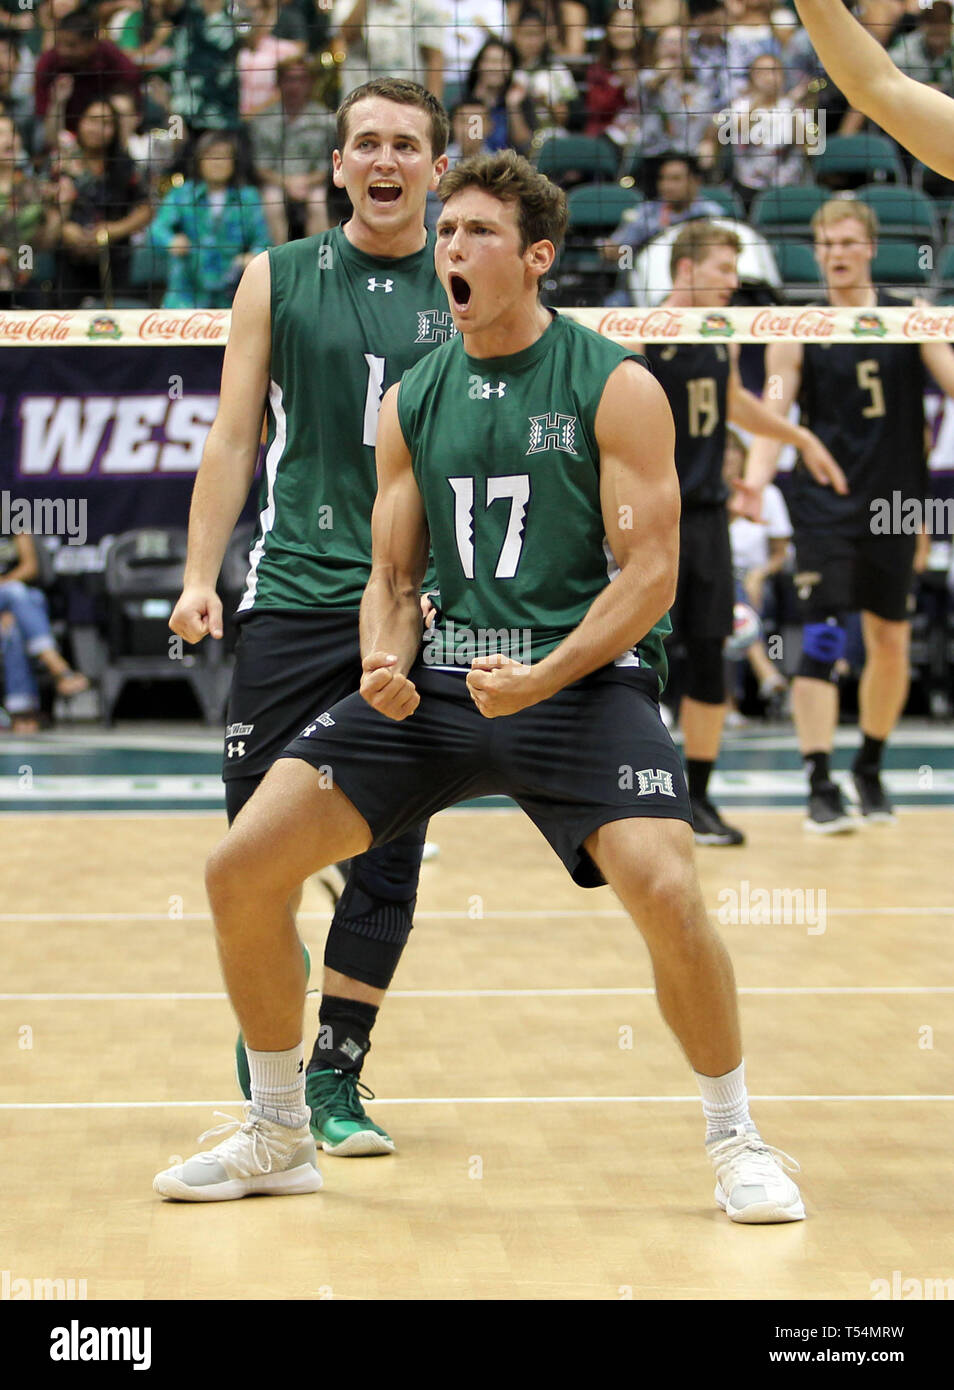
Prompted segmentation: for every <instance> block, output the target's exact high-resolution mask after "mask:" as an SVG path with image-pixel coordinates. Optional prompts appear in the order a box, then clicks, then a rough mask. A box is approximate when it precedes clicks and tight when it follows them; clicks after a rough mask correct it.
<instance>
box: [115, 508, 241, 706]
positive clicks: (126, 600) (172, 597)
mask: <svg viewBox="0 0 954 1390" xmlns="http://www.w3.org/2000/svg"><path fill="white" fill-rule="evenodd" d="M185 555H186V532H185V530H184V529H175V528H157V529H154V530H138V531H125V532H123V533H122V534H121V535H119V536H117V537H116V539H115V540H114V542H113V544H112V546H111V547H110V549H109V552H108V554H107V556H106V576H105V591H106V622H107V645H108V652H109V655H108V660H107V664H106V668H105V670H104V671H103V674H102V678H101V682H100V689H101V692H102V705H103V711H102V712H103V720H104V722H105V723H106V724H110V723H112V719H113V713H114V711H115V708H116V704H117V702H118V700H119V697H120V695H121V693H122V690H123V687H124V686H125V685H126V684H127V682H129V681H131V680H140V681H157V680H180V681H186V682H187V683H188V685H189V686H190V688H191V690H192V692H193V694H194V695H195V698H196V700H197V702H198V704H199V707H200V709H201V710H202V715H203V718H204V719H205V721H206V723H207V724H216V723H218V722H219V720H220V719H221V717H222V711H223V708H224V706H225V698H226V695H227V694H228V686H229V679H230V672H229V668H228V666H227V665H226V664H225V663H224V662H223V661H222V653H221V648H220V645H219V643H217V642H210V641H205V642H203V643H202V644H201V645H200V646H198V647H185V646H182V651H181V654H177V653H176V650H175V649H174V648H173V646H172V645H171V643H172V642H173V641H174V640H176V639H174V638H173V636H172V633H171V632H170V631H169V617H170V614H171V613H172V609H173V607H174V606H175V602H176V599H177V598H178V597H179V594H180V592H181V590H182V577H183V572H184V568H185ZM180 645H181V644H180Z"/></svg>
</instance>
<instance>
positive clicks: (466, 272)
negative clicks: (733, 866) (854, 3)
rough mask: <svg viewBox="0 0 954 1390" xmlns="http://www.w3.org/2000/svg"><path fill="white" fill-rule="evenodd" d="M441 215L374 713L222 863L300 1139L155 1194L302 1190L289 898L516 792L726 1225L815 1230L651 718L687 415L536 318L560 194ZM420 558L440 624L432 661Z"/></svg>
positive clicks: (380, 572) (350, 714)
mask: <svg viewBox="0 0 954 1390" xmlns="http://www.w3.org/2000/svg"><path fill="white" fill-rule="evenodd" d="M439 196H440V198H441V200H442V202H443V204H444V208H443V211H442V213H441V216H440V220H439V222H438V233H437V235H438V244H437V253H436V263H437V268H438V273H439V274H440V277H441V280H442V283H443V284H444V285H445V287H446V289H447V291H448V298H449V301H450V304H451V309H452V312H453V316H454V322H455V324H456V326H457V328H458V330H459V332H460V335H461V336H460V337H459V338H455V339H453V340H451V341H450V342H448V343H447V344H445V345H443V346H442V347H440V348H437V349H436V350H435V352H434V353H433V354H431V356H430V357H429V358H427V359H425V360H424V361H423V362H420V363H419V364H418V365H417V366H416V367H413V368H411V370H410V371H409V372H408V373H407V374H406V375H405V376H404V378H403V379H402V381H401V384H400V386H399V388H396V389H393V390H391V391H389V392H388V394H387V396H386V397H385V400H384V402H383V405H382V412H381V421H380V428H379V434H378V446H377V466H378V480H379V489H378V496H377V500H376V502H375V507H374V515H373V521H372V533H373V547H374V549H373V566H372V573H371V579H370V582H369V584H368V587H367V589H366V591H365V595H364V599H363V601H362V608H361V636H362V651H363V653H364V657H363V668H364V674H363V676H362V680H361V690H360V693H359V694H358V695H353V696H350V697H348V698H347V699H345V700H342V701H341V702H340V703H338V704H337V705H334V706H333V707H331V708H330V709H325V710H316V711H315V716H314V718H313V719H312V720H311V722H310V723H309V724H308V725H307V727H306V728H305V729H304V730H303V731H302V734H301V735H300V736H299V738H297V739H296V740H295V741H294V742H293V743H292V744H290V745H289V748H288V749H287V750H286V753H285V755H284V757H282V758H281V759H279V760H278V761H277V762H276V763H275V764H274V765H273V767H272V768H271V770H270V771H269V773H268V775H267V777H266V778H265V780H264V781H263V783H262V785H261V787H260V788H259V789H258V791H257V792H256V793H255V795H254V796H253V798H252V800H251V802H250V803H249V805H248V807H247V809H246V811H245V814H244V815H243V816H242V817H241V818H240V819H239V820H238V821H237V822H236V824H235V825H234V826H233V827H232V829H231V831H230V832H229V835H228V837H227V838H226V840H225V841H224V843H223V844H222V845H221V846H220V847H219V848H218V849H217V850H216V851H215V852H214V854H213V856H212V858H211V860H210V862H209V866H208V879H207V881H208V886H209V893H210V901H211V904H212V911H213V915H214V918H215V922H216V928H217V931H218V937H219V949H220V952H221V955H222V961H223V966H224V972H225V977H226V982H227V984H228V988H229V992H230V995H231V998H232V1000H233V1003H234V1004H235V1007H236V1009H237V1011H238V1013H239V1016H240V1018H241V1021H242V1024H243V1027H244V1029H245V1033H246V1036H247V1037H248V1038H249V1039H253V1040H254V1044H255V1047H256V1048H259V1049H263V1050H271V1051H272V1054H273V1055H274V1056H276V1057H282V1058H285V1059H287V1062H286V1065H285V1068H284V1071H283V1073H282V1076H281V1085H280V1086H279V1085H278V1084H277V1081H276V1086H275V1093H276V1094H280V1095H283V1096H284V1097H285V1103H284V1110H285V1118H284V1124H283V1123H282V1118H283V1117H282V1115H281V1114H280V1112H279V1111H278V1110H277V1109H274V1108H271V1109H270V1110H269V1113H268V1115H267V1116H266V1115H264V1114H263V1106H262V1105H261V1104H259V1105H258V1106H256V1108H255V1109H253V1110H252V1111H251V1112H250V1114H249V1116H248V1118H247V1120H246V1123H245V1125H244V1126H243V1127H242V1128H241V1130H240V1131H239V1134H238V1135H236V1136H233V1138H232V1139H230V1140H228V1141H225V1142H224V1143H223V1144H220V1145H219V1146H218V1147H217V1148H214V1149H212V1150H211V1151H210V1152H208V1153H205V1154H201V1155H196V1156H195V1157H194V1158H192V1159H190V1160H189V1161H188V1162H187V1163H185V1164H182V1165H179V1166H177V1167H176V1168H173V1169H169V1170H168V1171H167V1172H164V1173H160V1174H159V1175H158V1176H157V1178H156V1181H155V1188H156V1191H158V1192H159V1193H160V1194H161V1195H162V1196H164V1197H167V1198H179V1199H182V1200H188V1201H216V1200H229V1199H231V1198H233V1197H240V1196H244V1195H245V1194H246V1193H247V1192H258V1191H270V1192H272V1193H277V1194H280V1193H289V1194H291V1193H295V1192H298V1191H308V1190H312V1189H311V1185H312V1182H313V1179H312V1177H311V1174H312V1172H313V1167H312V1164H313V1155H311V1156H309V1152H308V1140H309V1135H308V1129H307V1127H306V1126H302V1127H299V1128H297V1129H296V1128H295V1127H294V1126H293V1124H292V1123H291V1121H290V1119H289V1118H288V1116H289V1115H290V1113H291V1112H292V1111H295V1110H296V1109H298V1108H299V1107H300V1106H301V1104H302V1102H303V1098H304V1092H303V1086H302V1080H301V1077H299V1076H297V1075H296V1072H295V1058H296V1056H298V1057H300V1056H301V1044H300V1041H299V1040H300V1038H301V1028H302V1008H303V999H304V996H303V989H302V982H301V974H300V970H299V969H298V962H299V953H298V949H297V943H296V941H295V938H294V933H293V932H292V931H291V930H290V921H289V915H288V902H289V899H290V897H291V895H292V894H293V893H294V891H295V888H296V886H297V884H298V883H300V882H301V880H302V878H303V877H304V876H305V875H307V874H309V873H311V872H313V871H315V870H316V869H317V868H319V867H320V866H321V865H323V864H327V863H331V862H334V861H335V860H337V859H339V858H340V857H341V856H342V855H352V854H356V853H359V852H361V851H362V850H365V849H366V848H367V847H368V846H369V845H371V844H381V843H386V842H387V841H388V840H390V839H392V838H393V837H394V836H397V835H399V834H400V833H401V832H402V830H403V829H405V828H406V827H407V826H408V825H410V824H413V823H414V822H415V821H417V820H419V819H420V818H421V817H422V816H425V815H428V814H430V813H431V812H432V811H436V810H438V809H439V808H441V807H444V806H448V805H450V804H452V803H453V802H455V801H459V800H461V799H463V798H465V797H469V796H473V795H481V794H485V793H489V792H498V793H505V794H509V795H510V796H512V797H513V798H514V800H516V801H517V803H518V804H519V805H520V806H521V807H522V808H523V809H524V810H525V811H526V812H527V814H528V815H529V816H530V817H531V818H532V819H533V821H534V822H535V824H536V825H537V826H538V827H539V829H540V830H541V831H542V833H543V835H544V836H545V837H546V839H547V840H548V841H549V843H550V844H551V845H552V847H553V848H554V850H555V851H556V853H557V854H558V855H559V856H560V858H561V859H562V860H563V862H564V864H565V865H566V867H567V869H568V870H569V872H570V873H571V874H572V876H573V878H574V879H575V881H576V882H577V883H579V884H581V885H582V886H596V885H598V884H601V883H603V882H608V883H609V884H611V886H612V887H613V888H614V889H615V891H616V893H617V894H618V895H619V897H620V898H621V899H622V901H623V902H624V904H625V905H626V906H627V908H628V909H629V910H630V912H631V913H632V915H633V918H634V920H635V921H636V922H637V923H638V925H639V927H640V929H641V931H642V933H643V936H644V938H645V940H646V943H647V945H648V947H649V951H650V954H651V956H652V961H653V968H654V972H655V978H656V985H657V993H658V998H659V1002H660V1006H661V1009H662V1012H663V1014H664V1016H665V1018H666V1020H667V1022H668V1023H669V1024H670V1026H671V1027H672V1029H673V1031H674V1032H675V1034H676V1036H677V1038H678V1039H679V1041H680V1043H681V1044H682V1046H683V1048H684V1050H685V1052H686V1054H687V1056H688V1058H689V1061H690V1062H691V1064H692V1066H693V1067H694V1069H695V1072H696V1074H697V1077H698V1081H699V1085H700V1089H701V1092H702V1098H703V1109H704V1112H705V1115H706V1121H707V1141H708V1147H709V1153H710V1156H711V1158H712V1161H713V1165H714V1167H715V1170H716V1174H717V1186H716V1200H717V1201H718V1202H719V1204H720V1205H721V1206H722V1207H723V1208H724V1209H725V1210H726V1211H727V1212H728V1214H729V1216H730V1217H731V1218H732V1219H733V1220H737V1221H742V1222H749V1223H756V1222H776V1221H792V1220H800V1219H801V1218H802V1217H803V1216H804V1208H803V1206H802V1203H801V1198H800V1196H799V1192H798V1189H797V1187H795V1185H794V1184H793V1183H792V1182H791V1180H790V1179H789V1178H788V1177H787V1176H786V1174H785V1172H784V1171H783V1168H782V1166H781V1165H780V1163H779V1161H778V1159H777V1158H776V1156H775V1154H774V1152H773V1151H772V1150H770V1149H769V1148H768V1146H767V1145H765V1144H764V1143H763V1142H762V1140H761V1139H760V1138H759V1136H758V1132H757V1131H756V1129H755V1126H754V1125H753V1124H752V1122H751V1120H750V1117H749V1113H748V1104H747V1098H746V1091H745V1083H744V1072H743V1063H742V1055H741V1042H740V1037H739V1025H738V1017H737V1007H736V997H735V986H734V981H733V975H732V966H731V963H730V961H729V959H728V956H727V954H726V951H725V948H724V947H723V945H722V943H721V942H720V941H719V938H718V937H717V935H716V934H715V932H714V931H713V929H712V927H711V925H710V923H709V921H708V918H707V916H706V912H705V908H704V906H703V903H702V897H701V892H700V887H699V882H698V878H697V875H696V870H695V864H694V853H695V850H694V844H693V836H692V827H691V823H690V812H689V801H688V794H687V790H686V784H685V780H684V778H683V775H682V770H681V765H680V761H679V757H678V754H677V752H676V749H675V747H674V746H673V743H672V740H671V738H670V737H669V734H668V732H667V730H666V728H665V725H664V724H663V722H662V720H661V718H660V716H659V703H658V700H659V691H660V687H661V685H662V683H663V681H664V679H665V655H664V648H663V639H664V637H665V635H666V633H667V631H668V627H669V624H668V620H667V618H666V610H667V608H668V605H669V603H670V602H671V600H672V597H673V593H674V590H675V583H676V571H677V564H678V558H677V549H678V533H679V484H678V478H677V475H676V470H675V466H674V462H673V443H674V432H673V423H672V415H671V413H670V410H669V407H668V404H667V403H666V399H665V396H664V394H663V392H662V389H661V387H659V385H658V384H657V383H656V382H655V381H654V380H653V379H652V377H651V375H650V374H649V373H648V372H647V371H646V370H645V368H644V367H643V366H642V365H640V363H639V361H638V360H637V359H635V358H634V355H633V354H632V353H631V352H630V351H628V350H627V349H626V348H623V347H621V346H619V345H617V344H614V343H611V342H609V341H608V340H606V339H604V338H600V337H599V336H598V335H597V334H594V333H592V332H590V330H588V329H586V328H583V327H582V326H580V325H578V324H576V323H573V322H571V321H570V320H567V319H561V318H558V317H555V316H554V315H552V313H551V312H550V311H549V310H547V309H546V308H544V307H543V306H542V305H541V303H540V301H539V298H538V286H539V282H540V279H541V278H542V276H543V275H545V274H546V272H547V271H548V270H549V268H550V266H551V265H552V263H553V258H554V255H555V251H556V246H557V245H558V244H559V242H560V240H561V238H562V235H563V231H564V228H565V226H566V199H565V197H564V195H563V193H562V192H561V191H560V190H559V189H558V188H556V187H555V186H554V185H553V184H551V183H550V182H549V180H547V179H546V178H545V177H544V176H543V175H541V174H539V173H537V172H536V171H535V170H534V169H533V168H532V167H531V166H530V165H529V164H527V163H526V161H525V160H523V159H521V158H520V157H519V156H518V155H515V154H513V153H512V152H509V151H508V152H506V153H503V154H499V155H486V156H480V157H478V158H475V159H470V160H465V161H463V162H462V163H461V164H460V165H458V166H457V168H455V169H454V170H453V171H452V172H451V173H450V174H447V175H445V177H444V179H443V180H442V181H441V186H440V189H439ZM428 543H430V547H431V550H432V552H433V556H434V563H435V566H436V570H437V579H438V584H439V586H440V593H441V613H440V615H439V618H438V621H437V623H436V625H435V627H436V634H437V635H436V636H434V637H433V638H429V639H428V641H427V642H426V644H423V646H422V630H421V613H420V608H419V605H418V590H419V584H420V580H421V577H422V576H423V573H424V567H425V565H426V563H427V555H428ZM487 645H491V646H500V645H502V646H504V647H506V648H507V649H508V650H507V651H500V650H495V651H490V652H487V651H486V650H485V652H484V654H480V648H481V647H482V646H483V647H484V648H485V649H486V646H487ZM475 649H476V650H477V653H478V654H477V655H474V651H475ZM512 653H518V654H519V655H520V656H521V657H522V658H523V660H522V661H516V660H514V658H513V655H512ZM329 774H330V775H329ZM254 1098H255V1090H254V1087H253V1100H254ZM782 1161H783V1162H784V1161H785V1160H784V1156H783V1158H782Z"/></svg>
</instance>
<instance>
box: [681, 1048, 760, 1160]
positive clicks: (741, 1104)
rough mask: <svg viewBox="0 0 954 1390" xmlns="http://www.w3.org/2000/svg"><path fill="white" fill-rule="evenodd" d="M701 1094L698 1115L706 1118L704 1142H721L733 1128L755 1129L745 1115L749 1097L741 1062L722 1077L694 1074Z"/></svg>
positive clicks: (743, 1066) (747, 1109) (743, 1065)
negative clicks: (700, 1113) (700, 1109)
mask: <svg viewBox="0 0 954 1390" xmlns="http://www.w3.org/2000/svg"><path fill="white" fill-rule="evenodd" d="M695 1077H696V1080H697V1081H698V1083H699V1090H700V1091H701V1092H702V1113H703V1114H704V1115H705V1117H706V1143H707V1144H708V1143H709V1142H710V1141H711V1140H713V1139H724V1138H726V1137H727V1136H728V1135H729V1134H731V1133H732V1131H733V1130H736V1129H753V1130H754V1129H755V1125H754V1124H753V1123H752V1117H751V1115H750V1114H749V1095H748V1092H747V1091H746V1089H745V1062H744V1060H743V1061H741V1062H740V1063H739V1065H738V1066H737V1067H736V1069H735V1071H727V1072H726V1074H725V1076H703V1075H702V1073H701V1072H698V1071H697V1072H696V1073H695Z"/></svg>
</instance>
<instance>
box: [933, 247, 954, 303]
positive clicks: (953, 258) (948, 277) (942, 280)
mask: <svg viewBox="0 0 954 1390" xmlns="http://www.w3.org/2000/svg"><path fill="white" fill-rule="evenodd" d="M936 279H937V289H938V292H939V294H942V295H944V296H949V295H951V294H954V246H945V248H944V250H943V251H942V252H941V258H940V260H939V261H938V264H937V276H936Z"/></svg>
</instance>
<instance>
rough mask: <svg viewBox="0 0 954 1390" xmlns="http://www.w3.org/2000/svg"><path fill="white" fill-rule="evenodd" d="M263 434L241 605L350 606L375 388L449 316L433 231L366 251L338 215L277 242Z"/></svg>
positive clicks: (360, 582)
mask: <svg viewBox="0 0 954 1390" xmlns="http://www.w3.org/2000/svg"><path fill="white" fill-rule="evenodd" d="M268 258H269V268H270V271H271V330H272V338H271V359H270V377H271V381H270V383H269V390H268V411H267V423H268V436H267V442H266V448H265V468H264V474H263V477H262V483H261V494H260V503H259V517H258V527H257V531H256V535H255V539H254V541H253V543H252V548H251V552H250V557H249V572H248V579H247V581H246V588H245V593H244V594H243V596H242V600H241V602H240V604H239V608H238V612H239V614H240V615H242V614H247V613H249V612H251V611H255V612H258V611H259V610H260V609H313V608H357V607H358V606H359V605H360V603H361V595H362V593H363V592H364V587H365V585H366V584H367V582H368V576H369V574H370V572H371V509H372V507H373V505H374V497H375V493H376V491H377V475H376V473H375V468H374V441H375V435H376V433H377V424H378V412H379V409H380V404H381V397H382V396H383V394H384V392H385V391H386V390H387V389H388V387H389V386H391V385H392V384H393V383H394V382H395V381H398V380H400V378H401V376H402V375H403V373H404V372H405V371H406V370H407V369H408V367H411V366H413V364H414V363H415V362H417V361H418V360H419V358H421V357H423V356H424V355H425V354H426V353H428V352H430V351H431V350H432V349H433V348H434V347H435V345H436V344H438V343H442V342H444V341H445V340H446V339H447V338H448V337H449V336H450V335H451V334H452V333H454V331H455V330H454V325H453V322H452V320H451V316H450V312H449V310H448V307H447V296H446V294H445V293H444V291H443V289H442V288H441V284H440V281H439V280H438V278H437V276H436V274H435V273H434V237H433V233H429V234H428V238H427V244H426V246H424V247H423V249H422V250H420V251H418V252H415V254H414V255H412V256H402V257H400V258H399V259H397V260H385V259H379V258H377V257H374V256H367V255H365V254H364V253H363V252H361V251H358V250H357V249H356V248H355V247H353V246H352V245H351V243H350V242H349V241H348V239H347V237H346V236H345V235H344V232H343V231H342V230H341V228H340V227H335V228H334V229H333V230H332V231H330V232H322V233H320V234H319V235H318V236H313V237H306V238H305V239H304V240H302V241H291V242H288V243H287V244H286V245H284V246H277V247H274V248H273V249H272V250H270V251H269V253H268Z"/></svg>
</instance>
